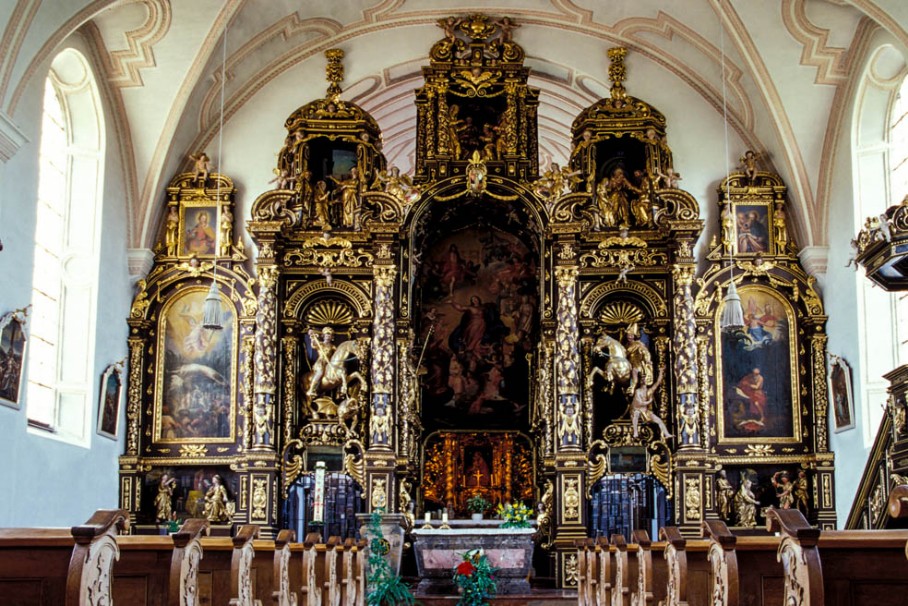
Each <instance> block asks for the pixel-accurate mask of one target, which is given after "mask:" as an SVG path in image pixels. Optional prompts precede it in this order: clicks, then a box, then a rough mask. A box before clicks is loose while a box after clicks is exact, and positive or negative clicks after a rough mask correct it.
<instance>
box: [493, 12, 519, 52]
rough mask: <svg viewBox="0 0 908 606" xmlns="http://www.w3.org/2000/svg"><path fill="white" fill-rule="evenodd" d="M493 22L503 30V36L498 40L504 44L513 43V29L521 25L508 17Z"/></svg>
mask: <svg viewBox="0 0 908 606" xmlns="http://www.w3.org/2000/svg"><path fill="white" fill-rule="evenodd" d="M492 23H493V24H495V25H497V26H498V29H499V30H500V31H501V36H500V37H499V38H498V41H499V42H501V44H502V46H504V45H505V44H510V43H511V39H512V35H511V30H513V29H516V28H518V27H520V25H519V24H517V23H514V22H513V21H511V20H510V19H509V18H508V17H503V18H501V19H499V20H498V21H492Z"/></svg>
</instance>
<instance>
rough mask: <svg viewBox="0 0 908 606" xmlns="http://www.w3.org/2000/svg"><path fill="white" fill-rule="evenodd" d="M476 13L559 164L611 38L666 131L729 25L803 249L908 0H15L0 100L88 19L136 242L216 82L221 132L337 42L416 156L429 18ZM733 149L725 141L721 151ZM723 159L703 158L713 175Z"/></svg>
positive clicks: (0, 52) (739, 117) (746, 139)
mask: <svg viewBox="0 0 908 606" xmlns="http://www.w3.org/2000/svg"><path fill="white" fill-rule="evenodd" d="M473 11H481V12H485V13H487V14H491V15H508V16H510V17H511V18H513V19H515V20H516V21H517V22H518V23H519V24H520V28H518V29H517V30H515V38H516V39H517V40H519V41H520V43H521V44H522V45H523V46H524V48H525V49H526V51H527V53H528V55H529V56H528V59H527V65H529V66H530V67H531V68H532V69H533V72H532V82H531V83H532V85H533V86H536V87H538V88H540V89H541V93H540V100H541V101H540V110H539V128H540V141H539V153H540V162H541V164H542V165H543V166H546V165H548V163H549V162H551V161H556V162H558V161H559V160H561V161H563V159H564V158H565V156H566V155H567V149H568V134H569V130H570V123H571V121H572V119H573V117H574V116H575V115H576V113H577V112H579V111H580V109H581V108H583V107H586V106H587V105H589V104H590V103H591V102H593V101H595V100H596V99H598V98H601V97H602V96H604V93H605V90H606V88H607V87H606V86H605V85H604V81H605V79H606V72H607V61H606V58H605V50H606V49H607V48H609V47H612V46H617V45H621V46H626V47H627V48H628V49H629V50H630V53H631V54H630V56H629V69H630V70H631V73H632V74H637V76H636V77H637V78H638V79H637V80H636V81H635V80H634V75H632V76H631V80H630V81H629V85H630V86H631V87H632V89H633V90H634V92H635V94H636V95H638V96H640V97H642V98H646V99H647V100H648V101H651V102H652V103H654V104H655V105H657V106H659V107H661V108H664V111H666V113H667V116H668V118H669V129H670V130H671V129H672V124H673V123H675V124H677V118H673V116H672V115H671V114H672V112H673V111H674V112H675V114H676V116H681V117H686V115H687V113H688V112H686V111H683V110H679V109H677V108H672V107H671V103H669V102H666V100H665V99H666V98H671V93H670V92H666V90H665V88H666V87H669V88H671V87H681V88H683V89H686V90H687V91H688V94H689V93H692V94H693V95H695V96H696V98H698V99H699V101H698V103H699V104H700V105H701V106H702V107H701V108H699V109H697V112H699V114H698V115H699V116H700V118H699V119H701V120H702V119H705V114H704V113H703V111H702V110H703V109H706V110H707V111H711V112H712V118H711V119H713V120H715V119H716V116H721V115H722V105H723V103H722V101H723V94H722V90H723V82H722V71H721V68H720V64H721V63H722V53H721V51H720V48H719V40H720V32H722V31H723V30H724V36H725V42H726V43H725V46H726V48H725V51H726V52H725V63H726V70H725V75H724V76H725V82H724V87H725V88H726V91H727V101H728V118H729V127H730V129H731V131H732V133H734V136H735V137H737V140H738V141H739V143H737V145H743V146H746V147H749V148H752V149H755V150H758V151H761V152H763V153H764V157H766V158H768V159H769V163H770V164H771V166H768V167H767V168H770V169H772V170H775V171H777V172H778V173H779V174H780V175H782V177H783V178H784V179H785V181H786V182H787V183H788V185H789V191H790V194H791V198H792V205H791V208H792V222H793V225H792V229H793V231H794V233H795V236H796V237H797V238H798V242H799V244H801V245H802V246H823V245H825V243H826V238H827V236H826V230H827V223H828V221H827V218H826V212H827V210H826V208H827V206H828V195H829V193H828V192H829V189H830V185H829V184H830V179H831V175H830V171H831V170H832V169H831V168H830V165H831V164H832V163H831V162H830V158H831V157H833V155H834V154H835V153H837V152H836V148H837V147H838V146H839V144H838V141H841V140H842V139H841V137H842V136H847V133H845V134H844V135H843V134H842V133H841V129H842V128H843V127H844V126H847V111H846V108H847V107H848V106H849V105H850V103H851V102H852V97H853V95H854V94H855V87H854V80H855V78H856V77H858V74H857V72H858V71H859V69H858V67H857V66H859V65H862V64H863V63H864V62H865V53H866V52H869V50H868V48H867V47H868V46H869V43H868V42H867V41H868V40H869V39H872V38H873V36H874V33H873V32H875V31H877V30H880V31H885V32H887V33H888V35H891V36H892V38H893V39H894V40H895V43H896V44H901V45H904V47H908V31H906V25H908V3H906V2H904V1H902V0H781V1H780V2H778V3H768V5H767V4H765V3H754V2H752V0H684V2H677V1H666V0H637V1H635V2H630V1H625V2H608V3H605V2H601V1H600V0H522V1H520V0H502V1H500V2H498V3H494V4H491V5H489V4H482V5H480V3H461V2H452V3H446V4H444V5H440V4H439V3H438V2H436V1H434V0H372V1H369V0H364V1H355V0H350V1H348V2H343V3H338V2H335V3H323V2H308V3H299V2H298V1H295V0H268V1H267V2H264V1H261V0H228V1H226V2H224V1H221V0H194V1H193V2H191V3H187V2H173V1H172V0H68V1H67V2H66V3H65V10H61V7H60V6H59V5H58V4H57V3H47V2H44V3H42V2H39V1H38V0H17V1H16V2H15V6H14V7H12V9H11V10H10V11H9V12H8V14H6V15H4V16H2V17H0V25H2V26H3V28H4V30H3V34H2V36H0V100H2V105H0V107H4V108H5V109H6V114H7V115H8V116H9V117H10V118H11V119H12V120H13V122H15V117H16V112H17V108H18V106H19V103H20V101H21V100H22V99H23V98H24V95H25V94H26V91H29V90H30V89H29V87H30V86H32V83H34V82H35V81H37V80H39V79H43V73H44V72H43V70H44V69H46V66H47V65H48V64H49V60H50V59H51V58H52V56H53V55H54V54H55V53H56V52H57V51H58V50H59V48H60V45H61V43H63V41H64V40H66V38H67V37H68V36H70V35H72V34H73V33H74V32H76V31H77V30H78V29H79V28H83V27H84V26H86V24H88V23H89V22H90V27H86V28H85V30H84V31H86V32H88V34H89V35H88V36H87V37H88V38H89V40H90V42H91V43H92V44H94V45H95V46H96V47H98V51H97V54H98V56H99V58H100V60H99V63H102V64H104V65H103V67H104V69H103V71H104V74H105V78H106V81H107V87H108V90H113V91H115V92H112V93H108V94H109V95H111V97H112V98H113V102H112V104H111V105H112V106H113V108H114V112H115V113H116V114H117V117H116V118H115V119H116V121H117V123H118V124H117V128H116V130H117V132H118V137H119V138H120V139H121V141H120V143H119V144H120V146H121V148H124V152H123V153H122V154H121V156H122V157H123V158H124V163H125V164H129V166H126V167H124V172H125V173H131V176H130V177H128V178H125V179H124V181H125V182H126V183H128V184H129V185H128V187H129V188H130V189H131V192H130V194H129V195H128V196H127V198H131V199H134V203H133V206H132V208H130V209H129V214H130V219H131V225H130V227H129V229H130V234H131V236H130V242H131V245H132V246H134V247H136V248H141V247H147V246H149V245H150V243H151V242H153V241H154V238H155V231H156V229H157V225H158V223H159V213H160V205H159V204H158V202H159V200H160V191H159V190H160V189H161V183H165V182H166V181H167V180H168V178H169V175H170V174H172V173H173V172H175V171H177V170H180V169H181V168H183V167H184V166H185V158H186V154H187V153H189V152H192V151H197V150H198V149H201V148H204V147H206V146H209V145H210V144H211V143H212V142H213V141H214V140H215V139H216V137H217V129H218V124H219V121H220V91H221V87H222V85H223V86H224V91H225V108H224V116H223V118H224V121H225V123H226V124H227V126H226V128H227V129H229V128H231V126H232V125H231V119H232V118H233V117H234V116H236V115H237V114H238V113H239V112H242V111H243V109H244V108H246V107H247V106H248V107H255V106H256V104H259V103H261V102H262V98H263V97H262V95H267V94H268V90H269V85H271V84H272V83H276V82H281V83H283V84H284V85H286V81H287V80H286V79H287V78H292V80H293V81H295V82H298V83H299V84H298V87H297V88H296V90H295V91H294V92H293V95H292V97H293V98H290V96H288V98H287V99H286V103H287V105H286V107H282V108H280V110H281V111H284V110H286V112H285V113H284V115H286V113H289V111H291V110H292V109H293V108H294V107H298V106H299V105H302V104H304V103H306V102H308V101H310V100H312V99H314V98H316V97H318V96H320V94H321V92H322V91H321V88H322V85H321V81H322V76H321V74H322V59H321V55H322V53H323V52H324V50H326V49H328V48H331V47H337V48H342V49H344V50H345V52H347V55H348V60H347V61H346V66H347V80H346V81H345V82H344V89H345V93H344V98H345V99H347V100H350V101H353V102H355V103H357V104H359V105H361V106H362V107H363V108H364V109H365V110H366V111H369V112H370V113H372V114H373V115H374V116H375V117H376V119H377V120H378V122H379V124H380V126H381V128H382V131H383V133H384V142H385V153H386V154H387V155H388V159H389V161H390V162H391V163H393V164H397V165H398V166H401V167H402V168H404V167H406V166H409V165H410V164H411V163H412V155H413V138H414V125H415V108H414V106H413V97H412V92H413V89H414V88H417V87H418V86H419V85H420V84H421V72H420V68H421V66H422V65H425V64H426V63H427V60H428V51H429V48H430V47H431V45H432V43H433V42H434V41H435V40H436V39H437V38H438V36H439V33H440V31H439V30H438V28H437V27H436V25H435V24H436V21H437V20H438V19H440V18H443V17H446V16H448V15H450V14H461V13H469V12H473ZM225 26H226V27H227V31H228V34H227V39H228V47H227V51H228V52H227V63H226V82H224V83H222V82H221V81H220V77H219V74H220V68H221V53H220V50H221V49H220V44H219V43H220V40H221V38H220V36H221V34H222V32H223V30H224V28H225ZM92 28H94V30H92ZM92 31H93V33H92ZM899 52H904V48H900V49H899ZM641 79H644V80H641ZM646 79H648V80H646ZM649 80H656V82H653V81H649ZM316 82H317V83H318V84H317V85H315V84H314V83H316ZM659 84H662V87H661V88H660V86H659ZM29 94H31V93H29ZM660 95H661V97H660ZM162 99H164V100H166V103H160V100H162ZM695 113H696V112H695ZM673 120H675V121H674V122H673ZM125 148H128V150H126V149H125ZM739 153H740V150H738V149H733V150H730V152H729V156H730V157H729V162H730V163H733V162H734V159H735V158H736V157H737V155H738V154H739ZM723 168H724V167H721V166H710V170H716V171H717V172H719V173H721V172H722V171H723Z"/></svg>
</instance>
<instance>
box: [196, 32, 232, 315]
mask: <svg viewBox="0 0 908 606" xmlns="http://www.w3.org/2000/svg"><path fill="white" fill-rule="evenodd" d="M222 38H223V41H222V44H221V112H220V115H219V117H218V164H219V165H220V166H223V163H224V156H223V155H222V149H223V147H222V145H223V142H224V84H225V79H224V76H225V73H226V71H227V24H226V23H225V24H224V33H223V36H222ZM204 185H205V184H204V183H203V184H202V186H203V187H204ZM217 204H218V208H219V209H220V208H221V179H220V177H218V178H217ZM218 225H220V221H218ZM215 233H216V234H217V237H216V241H215V246H214V249H215V253H214V254H215V257H214V271H213V272H212V275H211V288H210V289H209V290H208V295H207V296H206V297H205V305H204V307H203V312H202V328H205V329H207V330H221V329H222V328H223V325H222V324H221V293H220V291H219V290H218V255H219V254H220V253H221V242H220V238H221V230H220V229H218V230H217V231H216V232H215Z"/></svg>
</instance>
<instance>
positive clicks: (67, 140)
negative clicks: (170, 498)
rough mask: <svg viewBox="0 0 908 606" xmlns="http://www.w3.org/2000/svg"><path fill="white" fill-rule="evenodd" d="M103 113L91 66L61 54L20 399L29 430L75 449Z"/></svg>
mask: <svg viewBox="0 0 908 606" xmlns="http://www.w3.org/2000/svg"><path fill="white" fill-rule="evenodd" d="M101 115H102V114H101V106H100V100H99V96H98V92H97V87H96V86H95V82H94V79H93V77H92V73H91V69H90V68H89V65H88V63H87V62H86V61H85V58H84V57H83V56H82V55H81V54H80V53H78V52H77V51H75V50H73V49H67V50H64V51H63V52H61V53H60V54H59V55H57V57H56V58H55V59H54V61H53V63H52V67H51V70H50V73H49V75H48V77H47V79H46V81H45V85H44V108H43V118H42V123H41V138H40V143H39V151H38V160H39V167H38V199H37V204H36V209H35V251H34V265H33V269H32V306H33V316H32V318H31V320H30V322H29V325H30V333H31V335H30V344H29V350H28V387H27V400H26V402H27V409H28V419H29V424H30V425H31V426H32V427H35V428H38V429H40V430H43V431H46V432H52V433H53V434H54V435H56V436H58V437H60V438H61V439H65V440H67V441H70V442H74V443H78V444H82V445H87V444H88V441H89V438H90V435H91V432H90V428H91V421H92V417H91V414H90V412H91V410H92V405H91V404H92V400H93V397H92V396H93V387H94V383H95V382H94V380H93V375H94V328H95V315H96V307H97V300H96V299H97V279H98V263H99V257H98V240H99V238H98V232H99V229H100V218H101V201H102V191H101V183H102V177H103V170H102V168H103V163H102V162H103V141H104V137H103V124H102V123H101Z"/></svg>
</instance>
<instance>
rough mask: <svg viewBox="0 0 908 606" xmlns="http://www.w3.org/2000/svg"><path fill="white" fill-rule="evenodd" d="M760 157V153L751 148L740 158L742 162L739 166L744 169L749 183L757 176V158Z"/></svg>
mask: <svg viewBox="0 0 908 606" xmlns="http://www.w3.org/2000/svg"><path fill="white" fill-rule="evenodd" d="M759 159H760V154H758V153H757V152H755V151H753V150H752V149H749V150H747V151H746V152H744V155H743V156H741V158H739V160H738V161H739V162H740V163H741V164H740V165H739V168H741V169H743V170H744V176H746V177H747V181H748V182H749V183H753V182H754V179H756V178H757V160H759Z"/></svg>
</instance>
